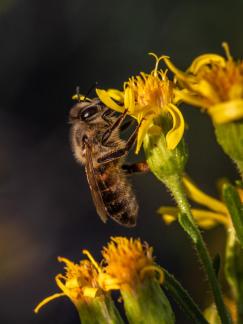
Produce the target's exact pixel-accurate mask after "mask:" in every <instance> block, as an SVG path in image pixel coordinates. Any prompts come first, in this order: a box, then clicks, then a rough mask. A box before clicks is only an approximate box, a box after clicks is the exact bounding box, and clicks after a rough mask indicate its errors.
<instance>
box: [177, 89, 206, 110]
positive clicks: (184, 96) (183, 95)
mask: <svg viewBox="0 0 243 324" xmlns="http://www.w3.org/2000/svg"><path fill="white" fill-rule="evenodd" d="M174 95H175V103H177V102H180V101H184V102H186V103H188V104H189V105H192V106H196V107H199V108H202V107H204V108H207V107H209V106H211V105H210V104H209V103H208V101H207V100H206V99H205V98H202V97H200V96H198V95H197V94H195V93H193V92H191V91H190V90H188V89H183V90H179V89H175V90H174Z"/></svg>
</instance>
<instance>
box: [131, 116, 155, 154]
mask: <svg viewBox="0 0 243 324" xmlns="http://www.w3.org/2000/svg"><path fill="white" fill-rule="evenodd" d="M153 118H154V116H153V115H152V116H150V117H147V119H145V120H144V121H143V122H142V124H141V126H140V128H139V130H138V137H137V146H136V151H135V153H136V154H138V152H139V150H140V148H141V145H142V143H143V139H144V136H145V135H146V133H147V131H148V129H149V127H150V126H151V122H152V120H153Z"/></svg>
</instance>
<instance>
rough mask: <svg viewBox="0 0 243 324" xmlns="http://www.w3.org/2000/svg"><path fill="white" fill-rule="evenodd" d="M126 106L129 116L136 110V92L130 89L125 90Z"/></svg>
mask: <svg viewBox="0 0 243 324" xmlns="http://www.w3.org/2000/svg"><path fill="white" fill-rule="evenodd" d="M124 106H125V108H127V109H128V112H129V114H133V112H134V108H135V98H134V92H133V90H132V89H131V88H130V87H127V88H126V89H125V93H124Z"/></svg>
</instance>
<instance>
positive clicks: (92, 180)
mask: <svg viewBox="0 0 243 324" xmlns="http://www.w3.org/2000/svg"><path fill="white" fill-rule="evenodd" d="M85 151H86V166H85V170H86V174H87V178H88V182H89V187H90V191H91V195H92V198H93V201H94V204H95V207H96V211H97V213H98V215H99V216H100V218H101V220H102V221H103V222H104V223H105V222H106V221H107V211H106V208H105V204H104V201H103V199H102V195H101V192H100V189H99V187H98V184H97V181H96V176H95V172H94V166H93V160H92V152H91V147H90V146H89V145H86V150H85Z"/></svg>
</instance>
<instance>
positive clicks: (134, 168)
mask: <svg viewBox="0 0 243 324" xmlns="http://www.w3.org/2000/svg"><path fill="white" fill-rule="evenodd" d="M122 170H124V171H125V173H126V174H132V173H141V172H148V171H149V166H148V164H147V162H139V163H134V164H124V165H123V166H122Z"/></svg>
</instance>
